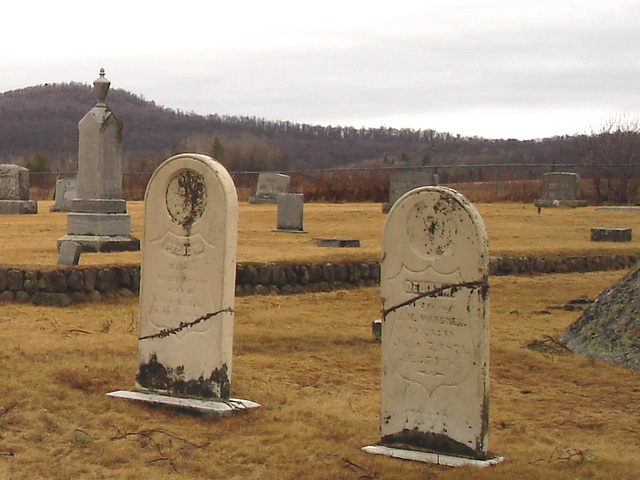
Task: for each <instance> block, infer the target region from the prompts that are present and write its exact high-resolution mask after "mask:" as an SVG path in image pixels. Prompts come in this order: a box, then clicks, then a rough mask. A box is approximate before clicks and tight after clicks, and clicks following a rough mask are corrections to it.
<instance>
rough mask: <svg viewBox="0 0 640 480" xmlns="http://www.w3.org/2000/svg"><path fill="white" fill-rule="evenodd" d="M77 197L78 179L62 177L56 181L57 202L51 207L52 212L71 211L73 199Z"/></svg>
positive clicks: (55, 198)
mask: <svg viewBox="0 0 640 480" xmlns="http://www.w3.org/2000/svg"><path fill="white" fill-rule="evenodd" d="M74 198H76V179H75V178H61V179H59V180H57V181H56V193H55V197H54V200H55V203H54V204H53V205H51V206H50V207H49V211H50V212H70V211H71V209H72V207H73V199H74Z"/></svg>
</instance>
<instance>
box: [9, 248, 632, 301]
mask: <svg viewBox="0 0 640 480" xmlns="http://www.w3.org/2000/svg"><path fill="white" fill-rule="evenodd" d="M638 260H640V255H635V254H629V255H590V256H565V257H526V256H523V257H491V259H490V261H489V272H490V274H491V275H526V274H545V273H570V272H591V271H600V270H623V269H630V268H632V267H633V266H634V265H635V264H636V263H637V262H638ZM379 282H380V264H379V262H377V261H368V262H352V263H342V262H341V263H331V262H326V263H299V264H282V263H240V264H238V265H237V269H236V296H246V295H267V294H280V295H289V294H295V293H307V292H328V291H331V290H337V289H348V288H357V287H363V286H372V285H377V284H379ZM139 289H140V265H139V264H124V265H100V266H82V265H81V266H61V265H59V266H53V267H49V266H9V265H0V302H20V303H33V304H35V305H45V306H59V307H66V306H69V305H71V304H74V303H84V302H97V301H101V300H105V299H110V298H116V297H125V298H126V297H135V296H137V295H138V292H139Z"/></svg>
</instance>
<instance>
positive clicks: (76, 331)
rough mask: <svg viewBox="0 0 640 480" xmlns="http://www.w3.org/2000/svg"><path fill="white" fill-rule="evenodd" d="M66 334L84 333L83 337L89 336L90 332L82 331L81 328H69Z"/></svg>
mask: <svg viewBox="0 0 640 480" xmlns="http://www.w3.org/2000/svg"><path fill="white" fill-rule="evenodd" d="M66 333H84V334H85V335H91V332H89V331H88V330H82V329H81V328H70V329H69V330H67V332H66Z"/></svg>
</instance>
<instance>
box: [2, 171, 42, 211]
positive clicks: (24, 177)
mask: <svg viewBox="0 0 640 480" xmlns="http://www.w3.org/2000/svg"><path fill="white" fill-rule="evenodd" d="M37 212H38V204H37V202H35V201H34V200H29V170H27V169H26V168H24V167H21V166H19V165H9V164H2V165H0V214H25V213H37Z"/></svg>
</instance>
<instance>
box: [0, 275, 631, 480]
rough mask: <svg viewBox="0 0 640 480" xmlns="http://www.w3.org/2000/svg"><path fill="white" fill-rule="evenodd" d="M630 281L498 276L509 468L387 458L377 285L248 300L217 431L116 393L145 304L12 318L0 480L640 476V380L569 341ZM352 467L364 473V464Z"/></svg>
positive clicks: (501, 404)
mask: <svg viewBox="0 0 640 480" xmlns="http://www.w3.org/2000/svg"><path fill="white" fill-rule="evenodd" d="M621 275H622V273H621V272H606V273H588V274H581V275H580V274H565V275H549V276H535V277H499V278H493V279H492V281H491V284H492V291H491V304H492V310H491V433H490V448H491V450H492V451H493V452H495V453H497V454H500V455H504V456H506V457H507V461H506V462H505V463H504V464H502V465H499V466H497V467H493V468H491V469H488V470H477V469H474V468H461V469H450V468H446V467H438V466H433V465H427V464H419V463H412V462H406V461H402V460H395V459H391V458H386V457H379V456H372V455H368V454H365V453H363V452H361V450H360V447H362V446H364V445H367V444H371V443H372V442H375V441H376V440H377V439H378V438H379V433H378V424H379V401H380V397H379V395H380V387H379V381H380V346H379V345H378V344H375V343H373V342H372V341H371V336H370V324H371V320H373V319H374V318H378V315H379V305H380V303H379V290H378V289H377V288H363V289H358V290H351V291H336V292H330V293H321V294H308V295H302V296H289V297H277V296H266V297H244V298H239V299H238V300H237V303H236V308H237V313H236V331H235V338H234V349H235V351H234V365H233V379H232V395H233V396H237V397H240V398H246V399H250V400H253V401H257V402H259V403H261V404H262V408H261V409H260V410H258V411H256V412H254V413H251V414H247V415H241V416H237V417H232V418H225V419H222V420H219V421H211V420H202V419H198V418H195V417H192V416H189V415H185V414H180V413H176V412H173V411H170V410H166V409H163V408H155V409H154V408H150V407H148V406H143V405H140V404H132V403H127V402H125V401H122V400H118V399H112V398H108V397H105V396H104V394H105V393H106V392H109V391H112V390H117V389H122V388H125V389H127V388H132V387H133V379H134V374H135V368H136V367H135V357H136V338H135V337H136V335H135V321H136V315H137V304H136V302H135V300H122V301H119V302H116V303H108V304H85V305H76V306H73V307H71V308H67V309H54V308H42V307H36V306H33V305H15V304H5V305H4V306H3V308H2V314H1V315H0V368H2V371H4V372H5V374H4V376H3V382H2V387H1V389H2V390H1V391H2V395H1V396H0V479H3V480H4V479H9V478H11V479H14V480H17V479H33V478H47V479H68V478H101V479H102V478H109V479H140V478H153V479H165V478H167V479H168V478H172V479H194V478H220V479H262V480H264V479H274V480H276V479H277V480H280V479H296V480H297V479H300V478H305V479H310V480H314V479H317V480H326V479H351V480H357V479H373V478H375V479H397V478H403V479H406V480H411V479H416V480H417V479H420V480H424V479H442V480H446V479H492V480H502V479H505V480H506V479H508V480H513V479H515V478H518V479H525V480H527V479H531V480H533V479H541V478H545V479H546V478H553V479H560V480H564V479H567V480H569V479H591V478H595V479H605V478H619V479H630V478H638V473H637V472H638V471H640V426H639V425H638V420H637V418H638V417H637V412H638V408H639V407H640V402H639V398H640V397H639V390H640V389H639V387H638V372H634V371H631V370H626V369H624V368H621V367H616V366H611V365H608V364H606V363H603V362H600V361H592V360H589V359H586V358H583V357H580V356H576V355H573V354H570V353H567V352H565V351H564V350H563V349H562V348H559V347H558V346H557V345H555V344H554V343H553V342H552V341H549V340H548V337H547V336H550V337H556V336H557V335H558V334H559V333H560V332H561V331H562V330H563V329H564V328H566V326H568V325H569V324H570V323H571V322H572V321H573V320H575V319H576V318H577V316H578V315H579V314H578V313H577V312H567V311H564V310H558V309H556V308H555V307H557V306H559V305H561V304H562V303H564V302H565V301H567V300H569V299H572V298H575V297H578V296H582V295H587V296H592V297H593V296H594V295H595V294H596V293H597V292H598V291H600V290H601V289H603V288H605V287H606V286H609V285H610V284H611V283H613V282H614V281H615V280H616V279H617V278H619V277H620V276H621ZM353 465H357V466H358V467H355V466H353Z"/></svg>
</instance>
